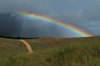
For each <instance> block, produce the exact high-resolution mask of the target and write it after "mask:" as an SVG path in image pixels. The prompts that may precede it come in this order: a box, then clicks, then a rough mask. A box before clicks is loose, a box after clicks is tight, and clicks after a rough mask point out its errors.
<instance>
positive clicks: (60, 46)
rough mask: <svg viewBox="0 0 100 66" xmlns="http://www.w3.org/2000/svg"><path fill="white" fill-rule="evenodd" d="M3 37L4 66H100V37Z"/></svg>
mask: <svg viewBox="0 0 100 66" xmlns="http://www.w3.org/2000/svg"><path fill="white" fill-rule="evenodd" d="M23 40H25V41H26V42H27V43H29V45H30V46H31V47H32V50H33V53H28V49H27V48H26V46H25V44H24V43H23V42H21V41H20V39H8V38H0V66H100V36H95V37H83V38H53V37H44V38H37V39H23Z"/></svg>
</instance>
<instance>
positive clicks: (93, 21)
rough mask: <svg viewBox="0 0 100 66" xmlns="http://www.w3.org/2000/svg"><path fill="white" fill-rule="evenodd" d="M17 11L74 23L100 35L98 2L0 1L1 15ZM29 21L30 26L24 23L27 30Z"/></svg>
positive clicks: (91, 0) (62, 0)
mask: <svg viewBox="0 0 100 66" xmlns="http://www.w3.org/2000/svg"><path fill="white" fill-rule="evenodd" d="M19 11H28V12H33V13H38V14H42V15H45V16H48V17H51V18H54V19H57V20H60V21H64V22H69V23H74V24H77V25H79V26H83V27H85V29H87V30H89V31H90V32H92V33H95V34H98V35H100V0H0V12H1V13H2V12H19ZM24 21H25V20H24ZM29 21H30V24H29V23H28V22H24V24H23V27H24V28H26V25H27V24H28V25H27V27H28V28H30V27H29V26H32V23H31V20H29ZM39 26H41V25H39ZM43 26H44V25H43ZM48 29H49V28H48Z"/></svg>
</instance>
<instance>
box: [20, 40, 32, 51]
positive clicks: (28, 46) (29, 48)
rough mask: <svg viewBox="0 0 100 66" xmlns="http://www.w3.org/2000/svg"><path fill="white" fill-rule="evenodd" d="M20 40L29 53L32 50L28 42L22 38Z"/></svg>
mask: <svg viewBox="0 0 100 66" xmlns="http://www.w3.org/2000/svg"><path fill="white" fill-rule="evenodd" d="M20 41H21V42H23V43H24V44H25V45H26V47H27V49H28V51H29V53H32V52H33V50H32V47H31V46H30V45H29V43H27V42H26V41H25V40H22V39H21V40H20Z"/></svg>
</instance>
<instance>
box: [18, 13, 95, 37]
mask: <svg viewBox="0 0 100 66" xmlns="http://www.w3.org/2000/svg"><path fill="white" fill-rule="evenodd" d="M18 14H19V15H20V16H24V17H26V18H31V19H33V20H39V21H40V22H44V23H45V22H48V23H52V24H56V25H58V26H60V27H63V28H64V29H67V30H69V31H71V32H73V33H75V34H78V35H80V36H81V37H90V36H93V35H92V34H89V33H87V32H85V31H83V30H81V29H79V28H77V27H76V26H73V25H71V24H68V23H65V22H62V21H59V20H55V19H52V18H49V17H46V16H42V15H39V14H35V13H29V12H19V13H18Z"/></svg>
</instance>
